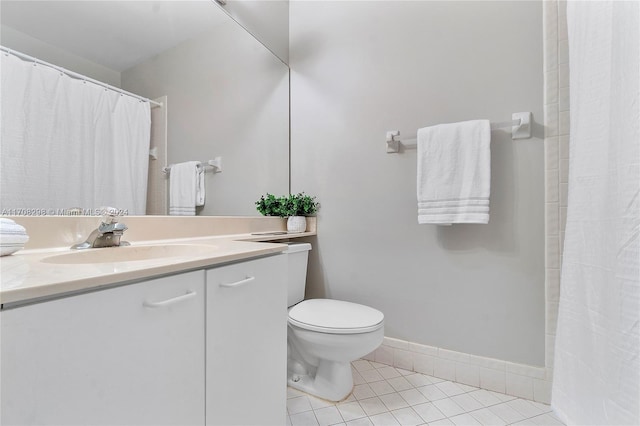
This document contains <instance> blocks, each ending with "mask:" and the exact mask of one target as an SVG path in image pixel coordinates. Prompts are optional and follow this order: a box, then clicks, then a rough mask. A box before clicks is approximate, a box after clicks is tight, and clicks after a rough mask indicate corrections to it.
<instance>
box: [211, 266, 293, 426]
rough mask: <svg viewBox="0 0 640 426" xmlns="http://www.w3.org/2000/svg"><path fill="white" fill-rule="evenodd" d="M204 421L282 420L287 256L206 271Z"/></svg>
mask: <svg viewBox="0 0 640 426" xmlns="http://www.w3.org/2000/svg"><path fill="white" fill-rule="evenodd" d="M206 285H207V303H206V304H207V361H206V362H207V364H206V365H207V367H206V370H207V382H206V389H207V390H206V398H207V403H206V405H207V409H206V413H207V414H206V417H207V425H284V424H285V423H286V420H285V416H286V389H287V384H286V375H287V373H286V369H287V257H286V255H284V254H280V255H276V256H269V257H265V258H260V259H256V260H251V261H247V262H242V263H237V264H232V265H228V266H224V267H220V268H215V269H209V270H207V271H206Z"/></svg>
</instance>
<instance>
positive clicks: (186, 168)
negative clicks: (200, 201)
mask: <svg viewBox="0 0 640 426" xmlns="http://www.w3.org/2000/svg"><path fill="white" fill-rule="evenodd" d="M199 164H200V163H199V162H198V161H187V162H185V163H178V164H174V165H172V166H171V174H170V175H169V214H170V215H172V216H195V214H196V189H197V184H198V165H199Z"/></svg>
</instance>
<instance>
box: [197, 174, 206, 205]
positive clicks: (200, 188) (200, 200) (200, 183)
mask: <svg viewBox="0 0 640 426" xmlns="http://www.w3.org/2000/svg"><path fill="white" fill-rule="evenodd" d="M205 193H206V191H205V186H204V167H198V178H197V180H196V207H202V206H204V195H205Z"/></svg>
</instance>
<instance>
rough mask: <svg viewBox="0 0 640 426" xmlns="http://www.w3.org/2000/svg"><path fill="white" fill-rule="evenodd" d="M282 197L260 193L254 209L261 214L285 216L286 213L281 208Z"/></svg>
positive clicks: (282, 205)
mask: <svg viewBox="0 0 640 426" xmlns="http://www.w3.org/2000/svg"><path fill="white" fill-rule="evenodd" d="M283 199H284V197H276V196H275V195H273V194H269V193H267V195H266V196H265V195H261V196H260V199H259V200H258V201H256V209H258V211H259V212H260V213H261V214H262V215H263V216H278V217H287V215H286V213H285V212H284V210H283V207H284V202H283Z"/></svg>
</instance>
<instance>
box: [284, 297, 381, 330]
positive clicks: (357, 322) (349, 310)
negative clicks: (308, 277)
mask: <svg viewBox="0 0 640 426" xmlns="http://www.w3.org/2000/svg"><path fill="white" fill-rule="evenodd" d="M289 323H290V324H292V325H295V326H297V327H300V328H303V329H306V330H311V331H318V332H321V333H331V334H358V333H368V332H371V331H375V330H377V329H379V328H381V327H382V326H383V323H384V314H383V313H382V312H380V311H379V310H377V309H374V308H371V307H369V306H365V305H360V304H357V303H351V302H345V301H342V300H331V299H310V300H304V301H302V302H300V303H298V304H297V305H295V306H293V307H292V308H291V309H289Z"/></svg>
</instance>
